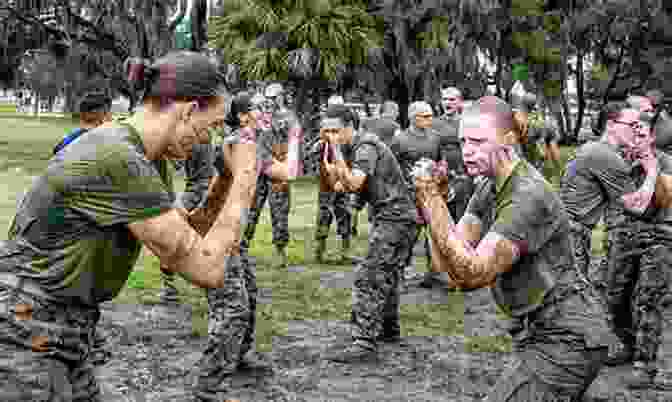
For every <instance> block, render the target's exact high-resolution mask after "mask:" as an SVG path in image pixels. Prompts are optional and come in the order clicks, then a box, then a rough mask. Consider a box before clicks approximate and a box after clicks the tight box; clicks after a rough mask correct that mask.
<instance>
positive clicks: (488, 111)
mask: <svg viewBox="0 0 672 402" xmlns="http://www.w3.org/2000/svg"><path fill="white" fill-rule="evenodd" d="M462 121H463V125H465V126H476V127H481V128H497V129H499V130H501V131H503V132H508V131H511V130H512V129H513V128H514V122H513V109H512V108H511V106H510V105H509V104H508V103H506V102H505V101H504V100H503V99H500V98H498V97H496V96H484V97H482V98H480V99H478V100H477V101H476V102H474V103H473V104H472V105H471V106H469V107H467V108H466V109H464V111H463V112H462Z"/></svg>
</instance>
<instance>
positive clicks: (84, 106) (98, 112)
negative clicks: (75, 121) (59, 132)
mask: <svg viewBox="0 0 672 402" xmlns="http://www.w3.org/2000/svg"><path fill="white" fill-rule="evenodd" d="M111 108H112V97H110V96H109V95H108V94H106V93H104V92H100V91H90V92H88V93H86V94H85V95H84V96H83V97H82V99H81V100H80V101H79V127H78V128H76V129H74V130H73V131H72V132H70V133H68V135H66V136H65V137H64V138H63V139H62V140H61V142H59V143H58V144H57V145H56V146H55V147H54V150H53V153H54V155H55V154H57V153H58V152H59V151H60V150H62V149H63V148H65V147H66V146H67V145H68V144H70V143H71V142H73V141H74V140H76V139H77V138H79V136H81V135H82V134H84V133H86V132H87V131H89V130H92V129H94V128H96V127H98V126H100V125H101V124H103V123H105V122H107V121H111V120H112V113H111V112H110V110H111Z"/></svg>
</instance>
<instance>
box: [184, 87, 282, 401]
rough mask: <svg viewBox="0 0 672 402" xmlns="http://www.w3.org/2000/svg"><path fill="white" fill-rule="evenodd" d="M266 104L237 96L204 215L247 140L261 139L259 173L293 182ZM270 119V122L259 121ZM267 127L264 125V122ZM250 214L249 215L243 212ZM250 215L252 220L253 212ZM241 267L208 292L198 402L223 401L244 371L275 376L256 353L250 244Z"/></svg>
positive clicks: (204, 224)
mask: <svg viewBox="0 0 672 402" xmlns="http://www.w3.org/2000/svg"><path fill="white" fill-rule="evenodd" d="M259 107H260V103H259V102H258V101H257V100H255V99H253V97H252V96H251V95H250V94H249V93H246V92H243V93H241V94H238V95H236V97H235V98H234V99H233V102H232V104H231V109H230V111H229V113H228V115H227V117H226V124H227V125H228V126H229V127H236V129H235V130H234V132H233V133H232V135H231V136H230V137H228V138H227V139H226V142H225V143H224V144H223V145H222V147H221V148H220V149H218V152H217V153H216V155H215V168H216V171H217V174H216V175H215V177H214V179H213V184H212V185H211V190H210V192H209V194H208V201H207V207H206V210H205V211H206V213H202V214H201V213H200V212H201V211H200V210H197V211H198V215H199V216H205V217H207V216H212V215H213V214H212V213H211V212H207V211H208V210H211V209H213V208H215V207H216V206H217V205H221V202H219V201H218V199H219V198H220V197H222V196H223V194H222V193H221V191H217V189H224V190H225V189H226V187H225V186H222V185H221V183H225V182H226V181H229V180H230V178H231V176H232V172H233V171H235V166H234V165H232V163H231V161H235V157H234V156H233V153H234V151H235V147H236V146H237V144H240V143H241V142H243V141H245V138H247V137H250V136H253V137H255V138H257V153H256V160H257V162H256V174H257V177H261V176H267V177H270V178H277V179H279V180H284V181H287V180H288V175H289V174H288V167H287V164H286V163H280V162H278V161H277V159H273V157H272V149H271V141H268V139H269V138H263V136H264V135H268V132H265V131H267V130H266V129H265V128H264V127H263V125H264V124H268V123H269V120H268V117H267V116H264V115H263V114H262V113H260V111H259V110H258V108H259ZM262 119H266V122H260V121H259V120H262ZM259 123H261V124H259ZM243 213H244V212H243ZM247 216H250V214H248V215H247ZM199 223H202V224H199V225H196V226H197V227H198V228H199V231H201V232H206V233H207V231H208V229H209V225H210V224H211V223H212V222H211V219H205V220H203V219H202V220H199ZM240 256H241V260H242V261H241V264H240V265H237V266H235V267H231V268H230V269H229V270H227V274H226V280H225V282H224V285H223V286H222V287H220V288H218V289H207V298H208V343H207V345H206V348H205V350H204V352H203V357H202V358H201V360H200V362H199V368H200V371H199V373H198V380H197V384H196V386H195V392H194V395H195V399H196V401H199V402H200V401H219V400H220V399H217V398H218V394H219V393H222V394H225V395H226V397H227V398H228V397H231V395H227V394H228V393H229V392H231V389H230V388H231V383H230V381H231V378H232V376H233V374H234V373H235V372H236V371H239V370H248V371H249V370H255V371H262V372H263V371H265V372H271V371H272V369H273V366H272V365H271V363H270V362H269V361H268V360H266V359H264V358H263V357H261V356H260V355H258V354H257V353H256V352H255V351H254V344H255V336H254V334H255V324H256V322H255V317H256V306H257V284H256V274H255V264H254V260H253V258H252V257H250V255H249V249H248V244H247V243H245V242H241V247H240Z"/></svg>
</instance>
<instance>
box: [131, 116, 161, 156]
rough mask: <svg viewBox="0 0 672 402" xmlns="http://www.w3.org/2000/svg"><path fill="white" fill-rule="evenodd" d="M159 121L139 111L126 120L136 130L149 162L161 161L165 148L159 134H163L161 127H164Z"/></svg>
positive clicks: (158, 118) (157, 118) (156, 117)
mask: <svg viewBox="0 0 672 402" xmlns="http://www.w3.org/2000/svg"><path fill="white" fill-rule="evenodd" d="M161 120H162V119H161V118H160V117H158V116H154V115H152V114H151V113H148V112H147V111H146V110H142V111H139V112H137V113H135V114H134V115H133V116H131V117H130V118H129V119H128V122H129V123H130V124H131V125H132V126H133V127H135V129H136V130H138V133H139V134H140V139H141V141H142V146H143V147H144V149H145V157H146V158H147V159H149V160H158V159H161V157H162V154H163V150H164V148H165V146H164V144H163V141H162V139H161V133H162V132H164V130H163V129H162V127H164V128H165V127H166V125H165V124H164V123H163V122H161ZM168 126H170V125H168Z"/></svg>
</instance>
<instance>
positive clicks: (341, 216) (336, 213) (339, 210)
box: [315, 191, 352, 240]
mask: <svg viewBox="0 0 672 402" xmlns="http://www.w3.org/2000/svg"><path fill="white" fill-rule="evenodd" d="M349 198H350V194H349V193H338V192H322V191H320V192H319V193H318V196H317V205H318V212H317V230H316V232H315V239H317V240H320V239H326V238H327V237H329V227H330V226H331V222H332V221H333V220H334V218H335V219H336V234H337V235H338V236H339V237H341V238H343V239H349V238H350V237H351V235H352V211H351V210H350V200H349Z"/></svg>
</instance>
